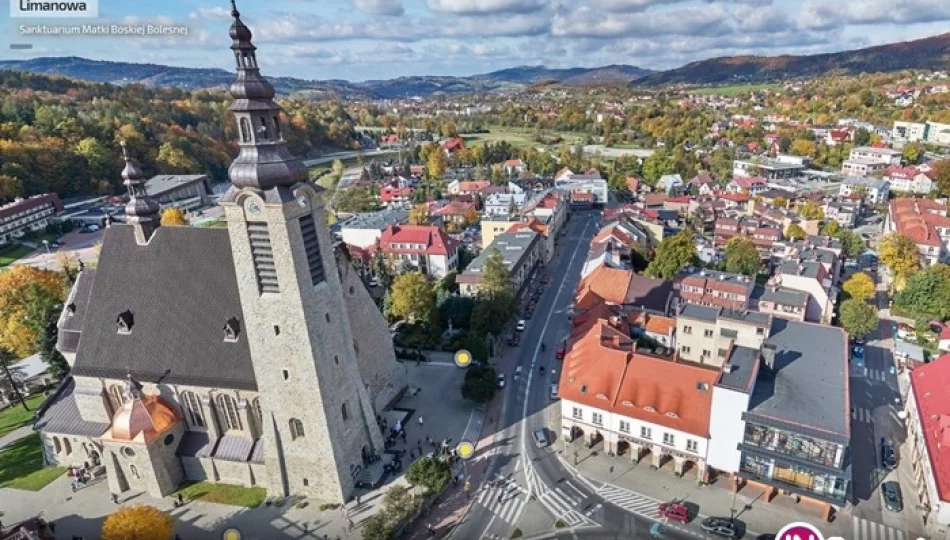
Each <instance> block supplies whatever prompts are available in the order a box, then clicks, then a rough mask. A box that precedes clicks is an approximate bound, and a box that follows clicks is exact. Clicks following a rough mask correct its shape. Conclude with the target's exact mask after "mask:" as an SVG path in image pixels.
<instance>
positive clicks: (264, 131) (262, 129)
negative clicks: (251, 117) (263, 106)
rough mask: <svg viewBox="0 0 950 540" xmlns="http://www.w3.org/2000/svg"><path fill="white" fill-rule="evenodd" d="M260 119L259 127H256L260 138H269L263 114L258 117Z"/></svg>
mask: <svg viewBox="0 0 950 540" xmlns="http://www.w3.org/2000/svg"><path fill="white" fill-rule="evenodd" d="M260 120H261V127H260V128H258V130H257V131H258V132H259V133H260V134H261V137H262V138H264V139H265V140H266V139H269V138H270V135H268V134H267V120H265V119H264V117H263V116H262V117H261V118H260Z"/></svg>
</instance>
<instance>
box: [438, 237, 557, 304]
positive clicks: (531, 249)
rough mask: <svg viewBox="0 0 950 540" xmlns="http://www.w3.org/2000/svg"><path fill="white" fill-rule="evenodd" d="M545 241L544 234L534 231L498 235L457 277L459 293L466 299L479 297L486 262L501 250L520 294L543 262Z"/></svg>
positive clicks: (516, 290) (513, 283)
mask: <svg viewBox="0 0 950 540" xmlns="http://www.w3.org/2000/svg"><path fill="white" fill-rule="evenodd" d="M541 242H542V240H541V235H540V234H538V233H536V232H534V231H531V230H523V231H518V232H505V233H502V234H499V235H497V236H495V240H494V241H492V243H491V244H489V245H488V247H486V248H485V249H483V250H482V252H481V253H479V254H478V257H475V260H473V261H472V262H470V263H469V264H468V266H467V267H466V268H465V271H464V272H462V273H461V274H459V275H458V277H457V278H456V283H458V285H459V292H460V293H461V294H462V296H475V295H476V294H478V291H479V288H480V287H481V280H482V271H483V270H484V269H485V261H487V260H488V257H489V256H491V254H492V253H494V252H496V251H497V252H499V253H501V256H502V258H503V260H504V264H505V267H506V268H507V269H508V272H509V273H510V274H511V282H512V286H513V287H514V290H515V292H516V293H520V292H521V290H522V289H523V288H524V286H525V284H526V283H527V280H528V278H529V277H530V276H531V275H532V273H533V272H534V271H535V269H537V267H538V265H539V264H540V263H541V261H542V249H541Z"/></svg>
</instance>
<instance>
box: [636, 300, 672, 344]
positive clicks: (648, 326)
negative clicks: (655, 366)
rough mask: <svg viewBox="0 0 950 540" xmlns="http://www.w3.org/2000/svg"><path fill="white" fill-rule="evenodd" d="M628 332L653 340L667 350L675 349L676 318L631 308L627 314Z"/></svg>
mask: <svg viewBox="0 0 950 540" xmlns="http://www.w3.org/2000/svg"><path fill="white" fill-rule="evenodd" d="M627 322H628V323H630V334H631V335H632V336H633V337H646V338H648V339H651V340H653V341H655V342H656V343H657V344H659V345H660V346H662V347H665V348H666V349H669V352H673V351H675V350H676V319H675V318H673V317H664V316H663V315H657V314H655V313H647V312H645V311H637V310H632V311H631V312H630V314H629V315H628V316H627Z"/></svg>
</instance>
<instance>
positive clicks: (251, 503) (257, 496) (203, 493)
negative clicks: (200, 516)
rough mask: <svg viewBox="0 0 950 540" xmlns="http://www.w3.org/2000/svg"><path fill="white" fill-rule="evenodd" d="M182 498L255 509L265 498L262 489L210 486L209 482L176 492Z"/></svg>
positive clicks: (192, 485) (229, 485)
mask: <svg viewBox="0 0 950 540" xmlns="http://www.w3.org/2000/svg"><path fill="white" fill-rule="evenodd" d="M177 493H179V494H181V496H182V497H184V498H186V499H188V500H201V501H203V502H212V503H218V504H230V505H232V506H245V507H247V508H257V507H258V506H260V505H261V503H262V502H264V499H265V498H266V497H267V491H266V490H265V489H264V488H260V487H253V488H247V487H243V486H235V485H232V484H212V483H210V482H194V483H192V484H188V485H186V486H185V487H183V488H181V489H179V490H178V492H177Z"/></svg>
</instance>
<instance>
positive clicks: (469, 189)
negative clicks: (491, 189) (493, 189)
mask: <svg viewBox="0 0 950 540" xmlns="http://www.w3.org/2000/svg"><path fill="white" fill-rule="evenodd" d="M490 185H491V182H489V181H488V180H469V181H465V182H459V193H473V192H476V191H478V190H480V189H485V188H487V187H488V186H490Z"/></svg>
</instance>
